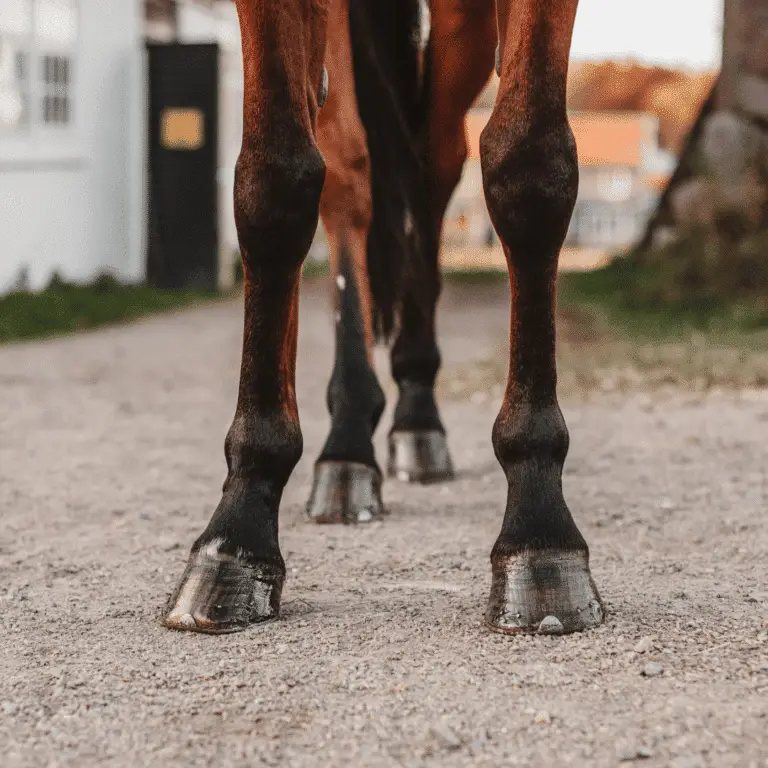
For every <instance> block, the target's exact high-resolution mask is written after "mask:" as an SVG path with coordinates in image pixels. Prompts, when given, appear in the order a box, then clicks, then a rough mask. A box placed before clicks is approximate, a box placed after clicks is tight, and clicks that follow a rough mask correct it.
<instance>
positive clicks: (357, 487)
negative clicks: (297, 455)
mask: <svg viewBox="0 0 768 768" xmlns="http://www.w3.org/2000/svg"><path fill="white" fill-rule="evenodd" d="M383 514H384V505H383V504H382V502H381V474H380V473H379V472H378V470H376V469H374V468H373V467H369V466H368V465H367V464H357V463H354V462H351V461H320V462H318V463H317V464H315V482H314V485H313V486H312V493H311V495H310V497H309V503H308V504H307V517H309V519H310V520H313V521H314V522H316V523H369V522H370V521H371V520H375V519H376V518H379V517H381V516H382V515H383Z"/></svg>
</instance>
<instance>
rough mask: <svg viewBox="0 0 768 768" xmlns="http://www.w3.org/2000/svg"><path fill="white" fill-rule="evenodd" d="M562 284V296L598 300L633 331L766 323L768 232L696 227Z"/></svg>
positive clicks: (747, 327) (562, 279)
mask: <svg viewBox="0 0 768 768" xmlns="http://www.w3.org/2000/svg"><path fill="white" fill-rule="evenodd" d="M559 283H560V286H559V297H560V300H561V302H565V303H566V304H568V303H571V304H573V303H591V304H595V305H600V306H602V307H603V308H604V309H607V310H608V311H609V315H610V317H611V320H612V321H613V322H617V323H619V324H620V325H621V326H623V327H624V328H628V329H630V330H634V331H642V332H646V333H652V334H667V333H669V332H675V331H679V330H681V329H691V330H698V331H715V332H716V331H725V330H728V329H731V330H739V331H752V330H758V329H761V328H766V327H768V231H763V232H759V233H756V234H749V235H747V236H745V237H743V238H741V239H740V240H738V241H733V240H731V239H729V238H722V237H713V236H712V233H711V232H704V231H694V232H690V233H688V234H687V235H685V236H684V237H682V238H681V239H680V240H678V241H676V242H674V243H670V244H668V245H665V246H664V247H661V248H657V249H649V250H646V251H642V252H635V253H630V254H628V255H625V256H620V257H618V258H616V259H615V260H614V261H613V262H612V263H611V264H609V265H608V266H606V267H604V268H602V269H599V270H596V271H594V272H586V273H573V274H566V275H562V276H561V277H560V278H559Z"/></svg>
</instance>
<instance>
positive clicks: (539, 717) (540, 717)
mask: <svg viewBox="0 0 768 768" xmlns="http://www.w3.org/2000/svg"><path fill="white" fill-rule="evenodd" d="M558 623H559V622H558ZM533 722H534V723H535V724H536V725H549V724H550V723H551V722H552V717H551V716H550V714H549V712H547V711H545V710H543V709H542V710H541V712H537V713H536V714H535V715H534V718H533Z"/></svg>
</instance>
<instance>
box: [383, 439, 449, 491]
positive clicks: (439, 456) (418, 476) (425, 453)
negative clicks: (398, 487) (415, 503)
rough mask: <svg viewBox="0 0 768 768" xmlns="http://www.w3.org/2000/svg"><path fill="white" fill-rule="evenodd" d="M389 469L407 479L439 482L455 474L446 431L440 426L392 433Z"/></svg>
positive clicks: (406, 481) (416, 481) (396, 475)
mask: <svg viewBox="0 0 768 768" xmlns="http://www.w3.org/2000/svg"><path fill="white" fill-rule="evenodd" d="M387 471H388V473H389V475H390V477H395V478H397V479H398V480H401V481H402V482H405V483H437V482H440V481H441V480H450V479H452V478H453V476H454V475H453V464H452V463H451V455H450V453H449V452H448V440H447V439H446V436H445V433H444V432H440V431H438V430H423V431H408V432H405V431H398V432H392V433H391V434H390V436H389V464H388V466H387Z"/></svg>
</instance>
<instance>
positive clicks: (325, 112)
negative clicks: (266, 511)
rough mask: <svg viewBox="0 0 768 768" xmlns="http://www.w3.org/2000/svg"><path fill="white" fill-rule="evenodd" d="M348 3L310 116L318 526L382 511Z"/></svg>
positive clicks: (337, 16)
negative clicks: (317, 287)
mask: <svg viewBox="0 0 768 768" xmlns="http://www.w3.org/2000/svg"><path fill="white" fill-rule="evenodd" d="M347 3H348V0H333V2H332V3H331V6H330V8H329V14H330V16H329V29H330V30H331V32H330V34H329V40H328V46H327V53H326V59H325V61H326V67H327V71H328V86H329V90H328V101H327V103H326V104H325V106H324V107H323V109H322V111H321V113H320V117H319V121H318V134H317V137H318V144H319V146H320V149H321V150H322V152H323V156H324V158H325V161H326V165H327V175H326V181H325V187H324V189H323V195H322V198H321V201H320V215H321V216H322V219H323V223H324V225H325V229H326V233H327V236H328V242H329V245H330V251H331V276H332V283H331V287H332V290H333V292H334V299H335V310H336V311H335V321H336V323H335V327H336V351H335V360H334V367H333V372H332V374H331V380H330V382H329V384H328V392H327V404H328V410H329V412H330V415H331V428H330V432H329V434H328V438H327V440H326V442H325V445H324V446H323V449H322V451H321V453H320V456H319V458H318V460H317V462H316V464H315V478H314V484H313V488H312V492H311V495H310V498H309V503H308V505H307V515H308V517H309V518H310V519H311V520H314V521H315V522H318V523H361V522H369V521H370V520H373V519H375V518H376V517H379V516H381V514H382V513H383V505H382V501H381V471H380V469H379V466H378V464H377V462H376V456H375V453H374V448H373V442H372V438H373V433H374V431H375V429H376V426H377V425H378V422H379V419H380V418H381V414H382V411H383V410H384V393H383V391H382V389H381V386H380V385H379V382H378V379H377V378H376V374H375V372H374V369H373V364H372V348H373V326H372V311H371V295H370V287H369V282H368V271H367V265H366V247H367V239H368V230H369V227H370V222H371V207H372V202H371V178H370V157H369V153H368V145H367V141H366V134H365V129H364V128H363V125H362V122H361V120H360V115H359V112H358V107H357V99H356V96H355V84H354V75H353V66H352V51H351V40H350V33H349V14H348V5H347Z"/></svg>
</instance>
